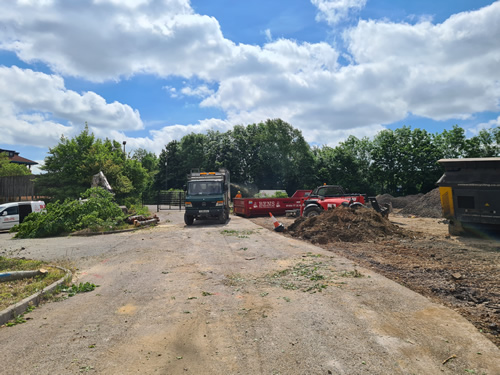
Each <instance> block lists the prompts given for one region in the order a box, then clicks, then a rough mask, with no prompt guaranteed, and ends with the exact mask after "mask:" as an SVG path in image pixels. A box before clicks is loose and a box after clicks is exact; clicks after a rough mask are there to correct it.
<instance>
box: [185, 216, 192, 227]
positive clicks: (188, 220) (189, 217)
mask: <svg viewBox="0 0 500 375" xmlns="http://www.w3.org/2000/svg"><path fill="white" fill-rule="evenodd" d="M184 222H185V223H186V225H193V222H194V217H193V216H191V215H186V214H184Z"/></svg>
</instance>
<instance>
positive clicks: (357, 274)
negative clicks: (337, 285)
mask: <svg viewBox="0 0 500 375" xmlns="http://www.w3.org/2000/svg"><path fill="white" fill-rule="evenodd" d="M340 276H342V277H356V278H358V277H363V274H362V273H361V272H359V271H358V270H357V269H356V268H355V269H354V270H353V271H344V272H342V273H341V274H340Z"/></svg>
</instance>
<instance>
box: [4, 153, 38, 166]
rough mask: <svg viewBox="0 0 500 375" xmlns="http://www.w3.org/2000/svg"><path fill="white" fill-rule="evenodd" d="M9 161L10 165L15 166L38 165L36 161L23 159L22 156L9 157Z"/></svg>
mask: <svg viewBox="0 0 500 375" xmlns="http://www.w3.org/2000/svg"><path fill="white" fill-rule="evenodd" d="M9 159H10V162H11V163H16V164H26V165H37V164H38V163H37V162H36V161H33V160H29V159H26V158H23V157H22V156H19V155H14V156H13V157H11V158H9Z"/></svg>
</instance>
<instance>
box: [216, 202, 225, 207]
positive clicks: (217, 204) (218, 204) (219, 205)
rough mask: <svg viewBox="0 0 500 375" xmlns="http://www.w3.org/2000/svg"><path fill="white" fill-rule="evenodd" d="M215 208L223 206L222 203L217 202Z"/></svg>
mask: <svg viewBox="0 0 500 375" xmlns="http://www.w3.org/2000/svg"><path fill="white" fill-rule="evenodd" d="M215 206H216V207H222V206H224V201H217V203H216V204H215Z"/></svg>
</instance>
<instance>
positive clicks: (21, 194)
mask: <svg viewBox="0 0 500 375" xmlns="http://www.w3.org/2000/svg"><path fill="white" fill-rule="evenodd" d="M35 179H36V176H34V175H28V176H10V177H0V203H5V202H17V201H30V200H36V199H37V196H36V192H35Z"/></svg>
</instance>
